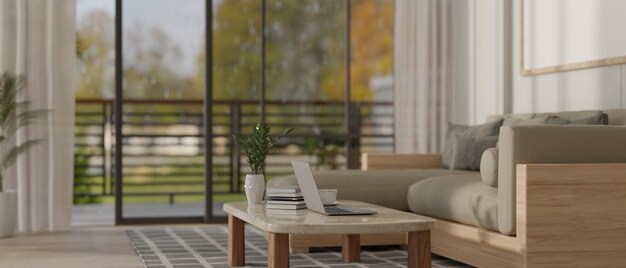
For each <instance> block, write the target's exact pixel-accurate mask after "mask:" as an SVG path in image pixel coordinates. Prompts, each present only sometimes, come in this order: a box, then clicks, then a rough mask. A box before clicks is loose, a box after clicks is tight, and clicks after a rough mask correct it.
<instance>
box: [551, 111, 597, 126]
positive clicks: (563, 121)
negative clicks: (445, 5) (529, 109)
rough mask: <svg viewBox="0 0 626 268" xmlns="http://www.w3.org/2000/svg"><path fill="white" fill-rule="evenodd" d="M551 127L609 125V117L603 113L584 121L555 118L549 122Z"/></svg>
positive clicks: (583, 119)
mask: <svg viewBox="0 0 626 268" xmlns="http://www.w3.org/2000/svg"><path fill="white" fill-rule="evenodd" d="M548 124H550V125H608V124H609V115H608V114H605V113H602V114H599V115H595V116H590V117H586V118H582V119H576V120H567V119H563V118H560V117H558V116H557V117H554V118H552V119H550V120H549V121H548Z"/></svg>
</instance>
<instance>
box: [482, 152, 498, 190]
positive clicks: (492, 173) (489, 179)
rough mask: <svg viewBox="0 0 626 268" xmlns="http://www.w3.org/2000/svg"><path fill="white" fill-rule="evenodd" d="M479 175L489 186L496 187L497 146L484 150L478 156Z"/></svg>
mask: <svg viewBox="0 0 626 268" xmlns="http://www.w3.org/2000/svg"><path fill="white" fill-rule="evenodd" d="M480 177H481V178H482V180H483V182H484V183H485V184H487V185H489V186H491V187H498V148H489V149H487V150H485V152H484V153H483V156H482V157H481V158H480Z"/></svg>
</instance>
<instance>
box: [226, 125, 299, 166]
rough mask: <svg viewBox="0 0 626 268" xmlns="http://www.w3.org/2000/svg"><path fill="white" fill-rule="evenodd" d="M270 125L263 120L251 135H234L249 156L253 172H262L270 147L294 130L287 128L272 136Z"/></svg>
mask: <svg viewBox="0 0 626 268" xmlns="http://www.w3.org/2000/svg"><path fill="white" fill-rule="evenodd" d="M270 130H271V129H270V127H269V126H268V125H267V124H266V123H263V122H260V123H258V124H256V126H255V127H254V129H252V134H250V135H249V136H243V135H233V139H234V140H235V141H236V142H237V143H239V145H240V146H241V148H242V149H243V151H244V153H245V154H246V156H247V157H248V164H250V168H251V169H252V174H261V173H262V172H263V168H264V167H265V158H266V157H267V154H268V153H269V152H270V149H272V147H274V146H275V145H276V143H277V142H278V140H280V138H282V137H283V136H285V135H287V134H289V133H290V132H291V131H293V128H289V129H286V130H285V131H283V133H282V134H281V135H278V136H270Z"/></svg>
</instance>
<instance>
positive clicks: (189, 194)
mask: <svg viewBox="0 0 626 268" xmlns="http://www.w3.org/2000/svg"><path fill="white" fill-rule="evenodd" d="M82 1H86V0H82ZM111 1H113V0H111ZM114 2H115V10H114V12H113V11H110V12H109V13H111V15H108V17H107V16H104V15H107V14H108V13H107V14H100V15H99V16H98V17H96V16H95V15H94V16H93V18H90V19H85V20H84V21H85V22H90V23H91V22H93V23H91V24H88V25H87V24H85V25H86V26H85V27H87V26H89V27H90V28H85V27H81V30H80V31H79V34H80V35H81V36H80V37H81V38H80V39H79V41H80V42H81V43H80V44H79V48H80V49H81V50H80V51H79V53H77V56H78V57H79V59H80V60H81V61H82V62H84V65H85V66H84V67H85V68H86V69H85V70H87V71H88V72H87V71H85V72H84V74H82V76H81V79H82V80H81V85H80V92H79V94H77V95H78V96H87V97H88V98H89V99H85V98H84V97H83V99H80V98H79V99H78V100H77V103H78V104H79V105H80V107H81V109H80V111H78V109H77V113H79V112H80V116H81V118H82V119H81V120H80V122H79V120H77V127H78V124H80V130H81V131H78V132H80V133H81V135H84V137H82V136H81V138H80V139H78V138H77V146H80V148H86V147H89V148H97V150H96V151H92V149H89V148H87V149H81V150H77V152H79V153H80V154H79V153H77V159H78V160H77V161H76V170H77V174H79V175H81V174H82V175H81V178H80V181H79V178H78V177H77V184H78V183H80V187H79V188H76V189H77V190H76V193H75V195H76V197H77V200H79V201H81V202H102V203H108V204H111V203H114V205H115V220H116V222H117V223H119V224H124V223H157V222H158V223H163V222H216V221H221V220H224V219H225V214H224V212H223V211H222V209H221V207H222V205H223V203H225V202H229V201H236V200H245V194H244V191H243V181H244V177H245V174H246V173H248V172H250V168H249V166H248V165H247V162H246V159H245V156H244V155H243V154H242V152H241V149H240V148H239V147H238V146H237V145H236V144H234V143H232V140H231V138H230V137H231V135H233V134H235V135H236V134H247V133H250V131H251V129H252V127H253V126H254V125H255V124H256V123H257V122H259V121H265V122H267V123H269V124H270V126H271V127H272V130H273V132H274V133H278V132H281V131H282V130H284V129H286V128H289V127H294V128H296V130H295V131H294V132H293V133H292V134H291V135H289V137H287V138H286V139H283V140H281V142H280V144H278V146H277V148H276V149H275V150H273V151H272V152H271V154H270V156H269V157H268V159H267V168H266V178H268V179H271V178H274V177H276V176H282V175H287V174H291V173H292V171H291V168H290V161H291V160H293V159H299V160H303V161H308V162H310V163H312V164H313V166H314V167H315V169H317V170H332V169H347V168H352V169H355V168H358V167H359V154H360V153H362V152H390V151H392V150H393V109H392V104H391V101H392V100H393V92H392V88H393V85H392V81H393V79H392V72H391V66H392V60H391V59H392V54H393V49H392V47H393V43H392V21H393V0H114ZM89 5H93V2H90V4H89ZM86 6H88V5H86ZM94 14H95V13H94ZM106 18H109V19H108V20H106ZM112 20H113V22H112ZM99 25H100V26H99ZM103 25H104V26H106V27H101V26H103ZM112 25H114V26H115V27H112ZM83 28H84V29H83ZM87 30H89V31H87ZM97 32H100V33H103V34H106V33H109V35H102V36H97V35H93V33H97ZM97 38H100V39H102V38H104V39H102V40H104V41H107V40H108V41H107V42H104V41H102V42H96V41H98V40H100V39H97ZM94 40H95V41H94ZM94 44H96V45H94ZM106 49H108V50H106ZM107 51H108V52H107ZM98 57H101V58H98ZM96 63H97V64H96ZM107 64H108V65H110V66H106V65H107ZM102 66H106V68H102ZM99 70H103V71H99ZM111 72H114V73H115V79H114V80H113V79H112V74H111ZM100 76H102V77H104V76H106V77H108V78H109V79H104V80H103V79H100V80H102V81H100V80H98V79H95V78H98V77H100ZM113 81H114V82H113ZM103 88H104V90H103ZM111 88H114V89H115V90H111ZM77 107H78V106H77ZM96 117H97V118H96ZM77 118H78V115H77ZM83 119H84V120H83ZM96 119H97V120H96ZM77 129H79V128H77ZM98 131H100V132H98ZM78 132H77V133H78ZM92 136H93V137H92ZM95 137H97V138H95ZM95 153H98V156H97V157H91V158H85V156H86V155H87V156H91V155H94V154H95ZM100 155H101V156H100ZM96 169H97V170H96ZM79 171H84V172H82V173H81V172H79ZM96 171H102V172H101V173H102V174H100V173H98V174H96V173H97V172H96ZM83 173H85V174H83ZM91 177H93V178H94V179H91ZM96 179H98V180H96ZM86 186H89V187H86ZM78 197H80V198H78Z"/></svg>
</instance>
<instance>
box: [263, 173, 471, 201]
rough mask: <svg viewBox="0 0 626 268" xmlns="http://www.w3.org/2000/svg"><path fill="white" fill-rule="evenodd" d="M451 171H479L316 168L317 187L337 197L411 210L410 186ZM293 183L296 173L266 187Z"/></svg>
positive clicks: (272, 180)
mask: <svg viewBox="0 0 626 268" xmlns="http://www.w3.org/2000/svg"><path fill="white" fill-rule="evenodd" d="M451 174H478V172H476V171H463V170H447V169H406V170H369V171H362V170H333V171H319V172H313V175H314V176H315V181H316V183H317V187H318V188H320V189H325V188H327V189H328V188H330V189H338V190H339V192H338V193H337V198H338V199H344V200H357V201H362V202H367V203H371V204H375V205H379V206H384V207H389V208H393V209H398V210H403V211H408V210H409V206H408V204H407V189H408V188H409V186H411V185H412V184H413V183H415V182H418V181H421V180H423V179H426V178H430V177H436V176H442V175H451ZM478 176H480V175H478ZM292 185H298V182H297V181H296V177H295V176H294V175H290V176H283V177H277V178H273V179H271V180H269V181H268V182H267V187H272V186H292Z"/></svg>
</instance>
